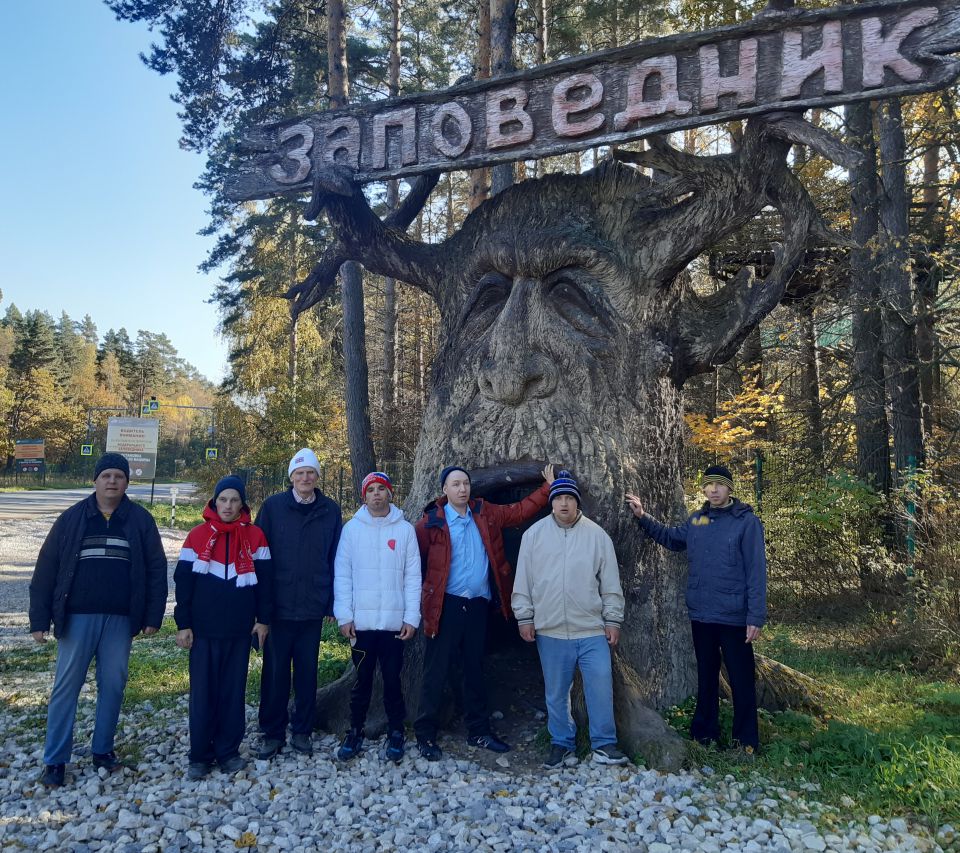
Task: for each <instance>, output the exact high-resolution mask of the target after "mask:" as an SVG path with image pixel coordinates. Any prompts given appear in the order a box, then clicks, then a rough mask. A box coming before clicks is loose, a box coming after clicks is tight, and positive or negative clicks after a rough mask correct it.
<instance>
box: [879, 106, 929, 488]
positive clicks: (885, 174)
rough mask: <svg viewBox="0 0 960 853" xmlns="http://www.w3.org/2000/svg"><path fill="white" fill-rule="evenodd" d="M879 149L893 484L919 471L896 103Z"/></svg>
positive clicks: (916, 376)
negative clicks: (894, 477) (894, 478)
mask: <svg viewBox="0 0 960 853" xmlns="http://www.w3.org/2000/svg"><path fill="white" fill-rule="evenodd" d="M877 128H878V137H879V147H880V182H881V187H882V189H883V192H882V193H881V194H880V225H881V231H880V245H879V247H878V248H879V253H880V304H881V306H882V307H881V318H882V320H883V354H884V370H885V373H886V379H887V397H888V398H889V400H890V425H891V427H892V430H893V453H894V469H895V472H896V479H897V483H898V484H902V483H903V482H904V481H905V480H906V479H907V478H909V477H910V475H911V474H912V472H913V471H915V470H916V468H917V466H919V465H923V454H924V439H923V419H922V416H921V408H920V370H919V365H918V363H917V348H916V341H915V339H914V333H913V329H914V326H915V324H916V319H915V316H914V310H913V294H912V290H911V262H910V222H909V209H910V208H909V205H910V196H909V194H908V192H907V177H906V162H905V158H906V142H905V140H904V136H903V117H902V114H901V110H900V101H899V100H897V99H895V98H891V99H889V100H886V101H883V102H882V103H881V104H880V106H879V108H878V110H877Z"/></svg>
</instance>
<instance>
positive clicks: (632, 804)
mask: <svg viewBox="0 0 960 853" xmlns="http://www.w3.org/2000/svg"><path fill="white" fill-rule="evenodd" d="M48 528H49V521H47V522H42V521H41V522H17V523H15V524H5V525H4V529H3V530H2V531H0V563H2V565H0V611H2V612H3V616H2V617H0V618H2V620H3V630H2V632H0V644H2V645H5V646H6V648H8V649H9V648H10V647H11V645H13V644H18V643H19V642H21V641H22V638H23V632H24V631H25V628H26V623H25V619H24V617H23V616H22V613H23V610H24V608H25V605H26V584H27V583H28V582H29V576H30V571H31V569H32V561H33V560H34V559H35V557H36V552H37V550H38V549H39V545H40V542H41V541H42V538H43V536H44V535H45V533H46V530H47V529H48ZM181 537H182V534H181V533H180V532H179V531H168V532H166V533H165V535H164V544H165V547H166V548H167V552H168V556H169V557H171V558H172V557H174V556H175V555H176V552H177V549H178V548H179V544H180V539H181ZM171 565H172V563H171ZM15 616H16V617H19V618H20V619H21V621H20V623H19V628H18V627H17V626H16V625H12V624H11V623H10V622H9V621H8V620H9V619H11V618H12V617H15ZM0 654H2V652H0ZM28 670H29V667H27V668H26V670H24V671H10V670H9V669H7V668H4V667H2V666H0V742H2V758H0V849H2V850H4V851H6V850H11V851H13V850H56V851H61V850H70V851H75V853H85V851H94V850H103V851H108V850H109V851H123V853H128V851H129V853H133V851H137V853H153V852H154V851H156V853H159V851H195V850H226V849H251V850H252V849H256V850H258V851H271V853H272V851H277V853H279V851H285V853H299V851H304V853H306V851H313V850H316V849H332V850H344V851H363V853H366V851H371V853H373V851H393V850H397V851H400V850H402V851H459V850H464V851H466V850H478V851H538V852H539V851H640V853H644V851H645V853H671V851H677V850H690V851H704V853H711V851H712V852H713V853H719V851H723V850H728V851H744V853H746V851H764V850H771V851H780V853H787V851H823V850H860V851H888V850H889V851H892V850H919V851H939V850H956V849H958V844H957V838H956V836H955V835H954V831H953V829H952V828H951V827H949V826H944V827H941V828H940V830H939V831H938V832H937V834H936V836H932V835H930V834H928V833H927V832H926V831H925V830H923V829H922V828H921V827H916V826H910V825H908V823H907V822H906V821H904V820H903V819H901V818H895V819H893V820H886V819H883V818H881V817H880V816H872V817H870V818H869V819H868V820H867V821H866V822H864V823H858V822H854V821H850V820H846V819H841V818H839V817H837V808H835V807H825V806H822V805H820V804H819V803H817V802H816V796H817V788H816V786H813V785H800V786H797V787H796V788H795V789H787V788H783V787H779V786H777V785H774V784H772V783H770V782H768V781H766V780H763V779H761V778H759V777H758V776H756V775H754V776H753V777H751V778H750V779H749V780H748V781H742V780H741V781H738V780H736V779H735V778H734V777H733V776H727V777H725V778H723V779H720V778H717V777H716V776H715V775H714V774H713V772H712V771H711V769H710V768H707V767H705V768H701V769H700V770H698V771H695V772H689V773H679V774H659V773H657V772H656V771H652V770H646V769H644V768H642V767H640V768H636V767H627V768H611V767H602V766H598V765H595V764H590V763H581V764H579V765H574V766H569V767H565V768H563V769H562V770H560V771H555V772H552V773H548V772H545V771H544V772H541V773H536V774H529V773H517V772H515V771H512V770H509V769H506V770H503V771H501V770H499V769H498V770H491V769H488V768H484V767H482V766H480V765H479V764H477V763H476V762H475V761H472V760H469V754H468V755H467V757H466V758H457V757H445V758H444V760H443V761H440V762H437V763H434V764H430V763H428V762H426V761H423V760H422V759H420V758H419V757H417V756H416V753H415V751H414V750H413V749H411V748H409V747H408V752H407V755H406V757H405V758H404V759H403V761H402V762H401V763H400V764H399V765H394V764H391V763H388V762H385V761H382V760H381V759H380V758H379V756H378V755H377V752H376V748H375V747H374V748H373V749H371V750H370V751H368V752H367V753H366V754H365V755H364V756H362V757H361V758H359V759H358V760H357V761H355V762H353V763H352V764H350V765H347V766H344V765H341V764H338V763H336V762H335V761H334V760H333V758H332V756H333V752H334V750H335V748H336V746H337V738H335V737H332V736H329V735H327V736H317V738H316V740H315V744H316V747H317V750H316V753H315V755H314V756H313V757H312V758H307V757H304V756H300V755H297V754H294V753H292V752H290V751H289V750H287V751H285V752H284V753H282V754H281V755H280V756H279V757H278V758H277V759H275V760H274V761H273V762H253V763H251V765H250V766H249V768H248V769H247V770H246V771H242V772H240V773H239V774H236V775H235V776H233V777H228V776H225V775H224V774H221V773H219V772H214V773H212V774H211V775H210V776H209V777H208V778H207V779H205V780H203V781H200V782H189V781H187V780H186V779H185V776H184V772H183V771H184V769H185V764H186V754H187V748H188V737H187V699H186V697H183V698H181V699H179V700H178V701H177V702H176V704H174V705H173V706H172V707H166V708H154V707H152V706H151V704H150V703H149V702H147V703H143V704H142V705H139V706H138V707H136V708H133V709H129V710H125V711H124V713H123V715H122V717H121V723H120V730H119V732H118V747H119V749H120V751H121V754H122V755H126V756H127V758H128V760H129V763H130V764H131V766H130V767H128V768H126V769H124V770H123V771H122V772H120V773H117V774H115V775H113V776H109V775H108V774H107V773H106V771H99V773H98V772H97V771H95V770H94V769H93V767H92V765H91V763H90V758H89V755H88V754H84V753H85V752H86V751H87V750H85V749H84V748H81V745H84V744H87V743H89V738H90V732H91V729H92V726H93V711H94V690H93V686H92V684H91V683H89V682H88V684H87V686H86V687H85V688H84V691H83V693H82V694H81V701H80V709H79V713H78V720H77V730H76V742H77V744H78V749H77V750H76V751H75V759H76V760H75V763H73V764H71V765H69V766H68V771H67V774H68V785H67V786H65V787H64V788H62V789H59V790H55V791H47V790H45V789H44V788H42V787H41V786H40V785H39V784H38V782H37V781H36V780H37V777H38V775H39V770H40V762H41V755H42V731H43V725H44V723H43V720H44V708H45V701H46V697H47V695H48V692H49V689H50V681H51V678H52V674H51V673H50V672H49V671H46V672H39V673H38V672H35V671H28ZM255 730H256V709H255V708H254V707H253V706H249V707H248V708H247V739H246V742H245V743H246V744H250V743H252V742H253V741H254V733H255ZM441 745H443V746H444V747H445V748H446V753H447V755H449V753H450V752H451V751H453V750H451V749H449V747H451V746H453V744H452V743H451V742H450V741H449V740H443V739H442V740H441ZM246 749H247V746H245V747H244V750H245V751H246ZM842 805H843V806H844V807H846V808H849V809H853V807H854V806H855V804H854V802H853V801H852V800H850V801H848V802H845V803H843V804H842Z"/></svg>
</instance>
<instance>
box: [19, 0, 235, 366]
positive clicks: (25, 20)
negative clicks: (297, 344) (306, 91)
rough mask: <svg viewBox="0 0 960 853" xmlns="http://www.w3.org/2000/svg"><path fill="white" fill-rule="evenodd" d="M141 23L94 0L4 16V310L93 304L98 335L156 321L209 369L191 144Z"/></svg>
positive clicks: (221, 354) (75, 313)
mask: <svg viewBox="0 0 960 853" xmlns="http://www.w3.org/2000/svg"><path fill="white" fill-rule="evenodd" d="M150 41H151V37H150V33H149V32H148V31H147V30H146V28H145V27H139V26H134V25H132V24H129V23H126V22H119V21H116V20H115V19H114V17H113V15H112V14H111V13H110V10H109V9H107V7H106V6H104V5H103V4H102V3H101V2H99V0H25V2H24V0H14V2H7V3H4V4H3V26H2V28H0V80H2V83H0V115H2V116H3V122H2V123H3V132H2V133H0V163H2V164H3V172H2V175H3V178H2V182H3V187H4V191H5V192H4V195H5V196H6V201H5V202H4V204H3V205H2V211H0V289H2V291H3V301H2V303H0V312H2V311H4V310H6V307H7V306H8V305H9V304H10V303H11V302H13V303H15V304H16V305H17V307H18V308H20V309H21V310H27V309H33V308H39V309H42V310H46V311H49V312H50V313H51V314H53V315H54V316H55V317H59V315H60V312H61V311H62V310H65V311H66V312H67V313H68V314H70V316H71V317H73V318H74V319H80V318H81V317H82V316H83V315H84V314H85V313H89V314H90V315H91V316H92V317H93V319H94V321H95V322H96V324H97V328H98V331H99V332H100V334H101V335H102V334H103V333H104V332H105V331H106V330H107V329H109V328H111V327H113V328H120V327H121V326H124V327H126V329H127V331H128V332H129V333H130V336H131V338H134V337H135V336H136V333H137V330H138V329H148V330H150V331H153V332H165V333H166V334H167V335H168V336H169V337H170V340H171V341H173V344H174V346H175V347H176V348H177V350H178V351H179V353H180V355H181V357H183V358H185V359H186V360H187V361H189V362H190V363H192V364H193V365H194V366H196V367H197V368H198V369H199V370H200V371H201V373H203V374H204V375H206V376H207V377H208V378H209V379H211V380H213V381H219V380H220V379H221V378H222V377H223V374H224V370H225V362H226V346H225V345H224V343H223V342H222V341H221V340H220V338H219V337H218V336H217V333H216V326H217V313H216V310H215V309H214V306H212V305H208V304H205V302H206V300H207V299H209V297H210V294H211V293H212V292H213V290H214V288H215V286H216V284H217V279H216V276H213V275H210V276H205V275H202V274H200V273H199V272H198V271H197V265H198V264H199V263H200V262H201V261H202V260H203V259H204V257H205V256H206V252H207V250H208V249H209V248H210V246H211V245H212V240H211V239H210V238H203V237H200V236H198V235H197V232H198V231H199V229H200V228H202V227H203V225H204V224H205V223H206V217H205V213H204V211H205V209H206V199H205V197H204V196H203V195H202V194H201V193H200V192H198V191H197V190H195V189H193V183H194V181H195V180H196V179H197V177H198V176H199V175H200V172H201V171H202V169H203V160H202V158H201V157H200V156H198V155H196V154H192V153H189V152H185V151H181V150H180V148H179V147H178V144H177V140H178V139H179V131H180V126H179V122H178V120H177V116H176V105H175V104H174V103H173V102H172V101H171V100H170V98H169V95H170V93H171V92H172V91H173V89H174V85H175V82H174V79H173V78H172V77H160V76H159V75H157V74H155V73H154V72H152V71H150V70H149V69H147V68H146V66H144V65H143V63H142V62H141V61H140V59H139V53H140V51H144V50H146V49H147V47H148V46H149V44H150Z"/></svg>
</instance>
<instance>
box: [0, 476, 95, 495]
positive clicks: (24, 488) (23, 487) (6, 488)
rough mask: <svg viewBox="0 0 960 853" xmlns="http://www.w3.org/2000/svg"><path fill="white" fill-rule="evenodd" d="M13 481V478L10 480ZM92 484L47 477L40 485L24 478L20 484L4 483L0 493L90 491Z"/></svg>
mask: <svg viewBox="0 0 960 853" xmlns="http://www.w3.org/2000/svg"><path fill="white" fill-rule="evenodd" d="M11 479H13V478H11ZM92 488H93V483H92V482H91V481H90V480H52V479H50V478H49V477H47V482H46V483H44V484H41V483H40V481H39V480H37V481H36V482H32V481H28V480H27V478H26V477H23V478H21V481H20V483H18V484H17V483H5V484H4V485H0V492H36V491H40V492H42V491H49V490H51V489H92Z"/></svg>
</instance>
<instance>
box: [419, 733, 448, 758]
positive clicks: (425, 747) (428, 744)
mask: <svg viewBox="0 0 960 853" xmlns="http://www.w3.org/2000/svg"><path fill="white" fill-rule="evenodd" d="M417 749H419V750H420V755H421V756H422V757H423V758H426V759H427V761H439V760H440V759H441V758H442V757H443V750H442V749H440V745H439V744H438V743H437V742H436V741H435V740H427V739H426V738H419V737H418V738H417Z"/></svg>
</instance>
